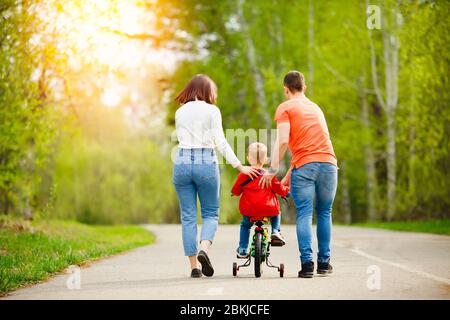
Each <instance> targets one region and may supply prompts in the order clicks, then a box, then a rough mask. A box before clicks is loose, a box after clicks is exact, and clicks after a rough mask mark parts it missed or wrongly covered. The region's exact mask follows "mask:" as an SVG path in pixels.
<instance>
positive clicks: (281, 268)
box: [278, 263, 284, 278]
mask: <svg viewBox="0 0 450 320" xmlns="http://www.w3.org/2000/svg"><path fill="white" fill-rule="evenodd" d="M278 271H279V272H280V278H283V277H284V263H280V268H279V270H278Z"/></svg>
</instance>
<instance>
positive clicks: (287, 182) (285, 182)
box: [281, 169, 292, 187]
mask: <svg viewBox="0 0 450 320" xmlns="http://www.w3.org/2000/svg"><path fill="white" fill-rule="evenodd" d="M291 172H292V171H291V169H289V171H288V172H287V173H286V175H285V176H284V178H283V179H282V180H281V184H282V185H283V186H287V187H289V186H290V185H291Z"/></svg>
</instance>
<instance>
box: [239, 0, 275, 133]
mask: <svg viewBox="0 0 450 320" xmlns="http://www.w3.org/2000/svg"><path fill="white" fill-rule="evenodd" d="M238 19H239V24H240V25H241V28H242V35H243V37H244V40H245V44H246V46H247V51H246V54H247V59H248V64H249V68H250V73H251V74H252V77H253V84H254V90H255V94H256V98H257V102H258V105H259V107H260V112H261V119H262V121H263V123H264V125H265V127H266V128H270V127H271V123H272V121H271V117H270V113H269V110H268V104H267V99H266V95H265V92H264V79H263V77H262V75H261V72H260V70H259V68H258V62H257V57H256V51H255V45H254V43H253V39H252V36H251V34H250V32H249V30H248V25H247V19H246V18H245V15H244V0H239V1H238Z"/></svg>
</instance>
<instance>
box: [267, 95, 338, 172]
mask: <svg viewBox="0 0 450 320" xmlns="http://www.w3.org/2000/svg"><path fill="white" fill-rule="evenodd" d="M275 121H276V122H277V123H280V122H289V123H290V135H289V149H290V150H291V152H292V161H291V164H292V165H293V166H294V167H296V168H298V167H301V166H302V165H304V164H307V163H310V162H328V163H331V164H334V165H337V160H336V156H335V154H334V150H333V145H332V143H331V140H330V135H329V133H328V127H327V123H326V120H325V117H324V115H323V112H322V110H321V109H320V108H319V106H317V105H316V104H315V103H313V102H312V101H311V100H309V99H308V98H307V97H305V96H302V97H300V98H295V99H291V100H288V101H285V102H283V103H282V104H280V106H279V107H278V108H277V111H276V113H275Z"/></svg>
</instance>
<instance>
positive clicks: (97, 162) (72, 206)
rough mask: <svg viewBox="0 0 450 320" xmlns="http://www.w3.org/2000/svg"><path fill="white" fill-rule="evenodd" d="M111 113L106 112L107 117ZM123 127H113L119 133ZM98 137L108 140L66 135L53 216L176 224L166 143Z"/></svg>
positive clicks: (99, 221)
mask: <svg viewBox="0 0 450 320" xmlns="http://www.w3.org/2000/svg"><path fill="white" fill-rule="evenodd" d="M92 112H93V110H91V113H92ZM111 112H113V111H111V110H103V111H102V114H103V118H105V117H106V115H107V114H108V113H111ZM97 129H98V128H97ZM105 129H108V130H111V129H113V128H105ZM120 129H123V128H121V127H120V126H119V127H117V126H116V127H114V130H116V132H115V133H116V134H117V131H120ZM85 131H86V130H85ZM99 135H100V136H102V137H103V138H99V137H95V136H93V135H92V133H91V134H89V133H86V132H83V131H81V132H78V134H74V133H73V132H67V131H66V132H64V134H63V136H62V137H61V141H60V143H59V147H58V152H57V154H56V157H55V159H54V176H53V183H54V185H53V188H54V193H55V195H56V197H55V200H54V203H53V208H52V209H51V210H49V215H50V216H51V217H53V216H56V217H58V218H70V219H76V220H78V221H81V222H85V223H95V224H114V223H116V224H117V223H146V222H148V221H152V222H153V223H158V222H173V220H174V218H173V212H174V211H176V207H175V203H174V191H173V187H172V186H171V176H172V172H171V166H170V164H171V160H170V154H169V150H166V149H164V148H161V147H160V144H161V143H162V141H154V140H153V141H152V140H150V139H147V137H142V136H141V135H139V134H134V135H131V134H129V135H126V134H123V133H121V134H118V135H116V136H114V135H113V136H112V137H111V134H109V135H108V133H107V132H99ZM74 146H76V148H74Z"/></svg>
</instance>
